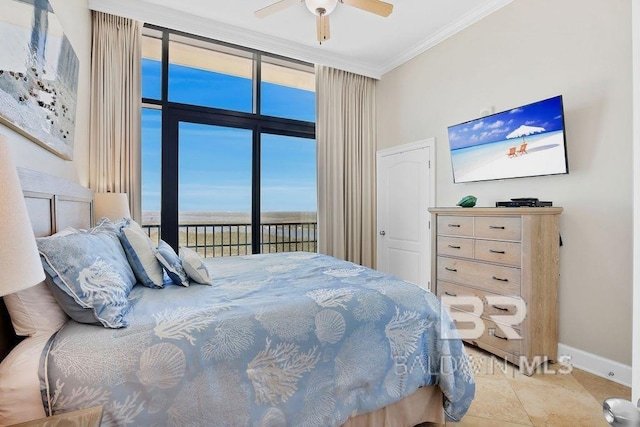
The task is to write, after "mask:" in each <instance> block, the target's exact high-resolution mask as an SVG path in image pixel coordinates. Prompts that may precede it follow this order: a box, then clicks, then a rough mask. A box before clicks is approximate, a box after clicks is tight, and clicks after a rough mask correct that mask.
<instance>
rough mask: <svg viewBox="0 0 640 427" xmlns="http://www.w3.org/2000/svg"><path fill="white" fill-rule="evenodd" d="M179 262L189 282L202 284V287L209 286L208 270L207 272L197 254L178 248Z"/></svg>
mask: <svg viewBox="0 0 640 427" xmlns="http://www.w3.org/2000/svg"><path fill="white" fill-rule="evenodd" d="M180 260H181V261H182V267H183V268H184V271H185V272H186V273H187V276H189V278H190V279H191V280H194V281H196V282H198V283H202V284H203V285H210V284H211V276H210V275H209V270H207V267H206V266H205V265H204V264H203V262H202V258H200V255H198V252H196V251H194V250H193V249H189V248H186V247H183V248H180Z"/></svg>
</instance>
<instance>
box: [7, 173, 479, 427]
mask: <svg viewBox="0 0 640 427" xmlns="http://www.w3.org/2000/svg"><path fill="white" fill-rule="evenodd" d="M19 172H20V173H19V174H20V177H21V182H22V185H23V190H24V192H25V198H26V200H27V206H28V210H29V215H30V219H31V222H32V225H33V227H34V231H35V234H36V236H37V237H40V236H49V235H51V234H54V233H56V232H57V231H60V230H62V229H64V228H65V227H68V226H71V227H76V228H88V227H89V226H91V225H92V224H91V219H90V218H91V217H92V215H91V214H92V194H91V192H90V191H89V190H87V189H85V188H83V187H81V186H78V185H76V184H73V183H69V182H67V181H64V180H60V179H57V178H52V177H48V176H46V175H42V174H40V173H36V172H33V171H28V170H20V171H19ZM204 262H205V264H206V267H207V269H208V270H209V271H210V272H211V275H212V277H213V285H212V286H207V285H199V284H193V283H192V284H191V285H190V286H189V287H182V286H175V285H174V286H170V285H167V286H165V287H164V288H163V289H152V288H149V287H145V286H141V285H136V286H134V287H133V288H132V289H131V292H130V293H129V294H128V297H127V298H128V303H129V306H128V308H127V311H126V322H127V324H128V325H127V327H124V328H113V329H111V328H105V327H101V326H96V325H89V324H82V323H78V322H76V321H74V320H68V321H66V322H64V325H63V326H62V327H60V329H59V330H56V331H51V332H50V333H43V334H39V335H37V336H32V337H28V338H26V339H24V340H22V341H21V342H20V343H19V344H18V345H17V346H16V344H17V343H18V341H19V340H18V339H16V337H15V334H14V333H13V328H12V327H11V322H10V320H9V319H8V317H7V315H6V312H4V313H3V314H2V315H1V316H0V329H1V330H2V339H1V341H0V355H1V354H3V353H1V351H2V350H4V351H5V353H6V352H7V350H10V349H11V352H10V353H9V354H8V356H6V358H5V360H4V361H3V362H2V364H0V424H1V425H7V424H12V423H16V422H20V421H26V420H29V419H35V418H39V417H42V416H45V415H53V414H59V413H65V412H68V411H73V410H76V409H81V408H87V407H92V406H96V405H102V406H103V408H104V416H103V425H105V426H106V425H221V426H222V425H261V426H271V425H273V426H276V425H318V426H320V425H322V426H325V425H346V426H383V425H389V426H391V425H393V426H413V425H417V424H420V423H423V422H432V423H436V424H442V423H444V419H445V413H446V415H447V416H448V417H449V418H451V419H460V418H461V417H462V416H463V415H464V413H465V412H466V410H467V409H468V407H469V405H470V403H471V400H472V399H473V395H474V381H473V375H472V372H471V367H470V364H469V361H468V359H467V356H466V354H465V353H464V348H463V346H462V343H461V341H460V340H459V339H457V338H456V337H455V336H451V335H449V334H450V330H449V329H448V328H445V327H443V326H446V325H448V324H449V323H450V320H449V318H448V315H447V313H446V311H444V312H441V309H440V304H439V301H438V300H437V299H436V298H435V296H433V294H431V293H428V292H425V291H423V290H422V289H421V288H419V287H417V286H415V285H412V284H409V283H406V282H402V281H400V280H398V279H396V278H393V277H391V276H388V275H385V274H383V273H380V272H377V271H375V270H370V269H367V268H364V267H361V266H357V265H355V264H352V263H348V262H345V261H340V260H337V259H335V258H332V257H327V256H324V255H320V254H313V253H302V252H300V253H279V254H265V255H252V256H245V257H229V258H216V259H207V260H205V261H204ZM3 311H6V310H3ZM0 357H1V356H0Z"/></svg>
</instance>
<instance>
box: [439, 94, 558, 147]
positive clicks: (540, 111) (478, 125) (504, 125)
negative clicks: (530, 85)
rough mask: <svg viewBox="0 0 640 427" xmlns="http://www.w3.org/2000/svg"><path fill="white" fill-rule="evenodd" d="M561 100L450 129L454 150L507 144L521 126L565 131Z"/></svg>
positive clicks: (548, 101) (530, 106) (532, 105)
mask: <svg viewBox="0 0 640 427" xmlns="http://www.w3.org/2000/svg"><path fill="white" fill-rule="evenodd" d="M562 124H563V119H562V98H561V97H560V96H557V97H555V98H550V99H546V100H544V101H540V102H535V103H533V104H529V105H525V106H522V107H519V108H514V109H512V110H508V111H503V112H501V113H497V114H493V115H491V116H487V117H483V118H480V119H476V120H472V121H469V122H466V123H461V124H459V125H455V126H450V127H449V145H450V147H451V149H452V150H457V149H459V148H465V147H470V146H473V145H483V144H489V143H492V142H497V141H504V140H505V139H506V137H507V135H508V134H510V133H511V132H513V131H514V130H515V129H518V128H519V127H520V126H523V125H524V126H533V127H541V128H544V129H545V132H554V131H558V130H561V129H562V126H563V125H562Z"/></svg>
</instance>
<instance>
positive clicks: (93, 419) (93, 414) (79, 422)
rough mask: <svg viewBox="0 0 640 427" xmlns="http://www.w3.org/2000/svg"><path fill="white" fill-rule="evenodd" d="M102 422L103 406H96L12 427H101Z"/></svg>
mask: <svg viewBox="0 0 640 427" xmlns="http://www.w3.org/2000/svg"><path fill="white" fill-rule="evenodd" d="M101 422H102V406H95V407H93V408H86V409H79V410H77V411H72V412H66V413H64V414H58V415H54V416H52V417H47V418H40V419H38V420H33V421H27V422H24V423H20V424H14V425H13V426H12V427H100V423H101Z"/></svg>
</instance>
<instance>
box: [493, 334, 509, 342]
mask: <svg viewBox="0 0 640 427" xmlns="http://www.w3.org/2000/svg"><path fill="white" fill-rule="evenodd" d="M493 336H494V337H496V338H500V339H501V340H505V341H509V338H507V337H503V336H502V335H498V334H496V333H494V334H493Z"/></svg>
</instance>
